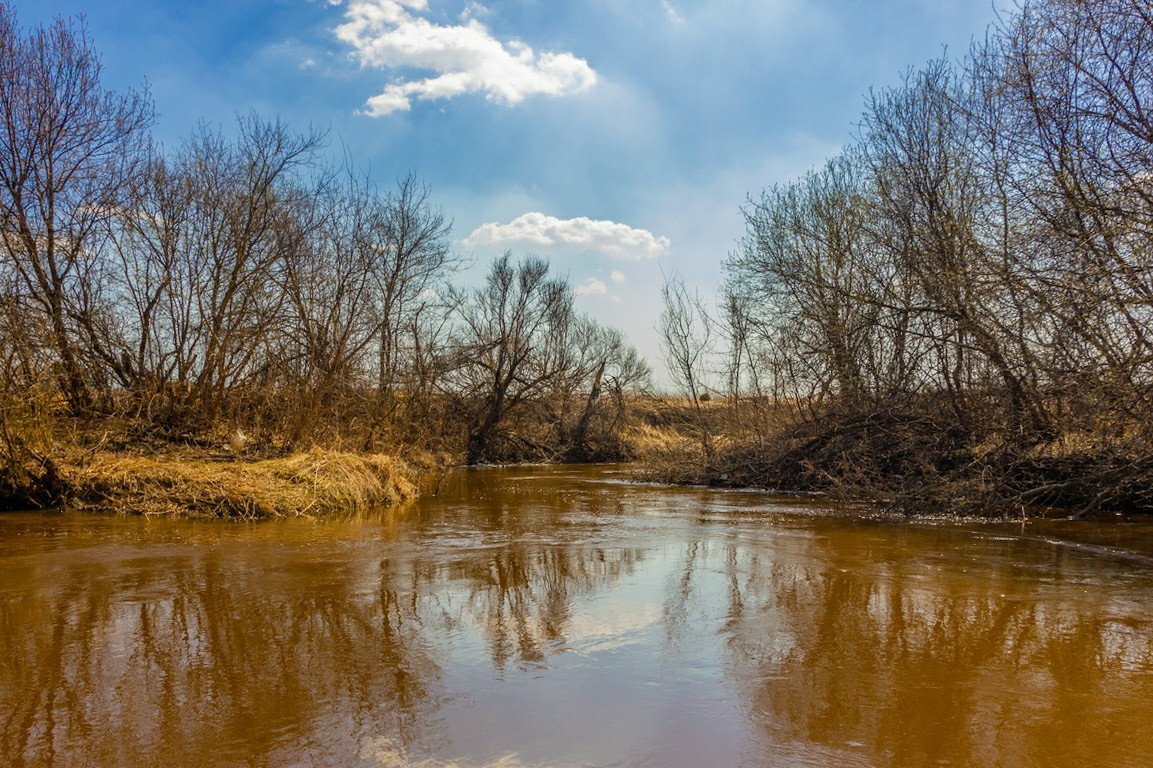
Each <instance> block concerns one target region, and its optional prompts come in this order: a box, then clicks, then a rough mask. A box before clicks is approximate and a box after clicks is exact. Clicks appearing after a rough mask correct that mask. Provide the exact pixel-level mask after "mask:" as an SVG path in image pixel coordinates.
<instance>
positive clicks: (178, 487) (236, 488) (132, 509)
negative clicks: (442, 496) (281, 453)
mask: <svg viewBox="0 0 1153 768" xmlns="http://www.w3.org/2000/svg"><path fill="white" fill-rule="evenodd" d="M64 473H65V481H66V483H67V484H68V486H69V487H70V489H71V493H70V499H71V501H72V503H74V504H76V505H78V506H83V507H87V508H100V509H108V510H111V511H116V512H122V513H129V514H142V515H179V516H186V517H239V518H271V517H301V516H324V515H332V514H341V513H350V512H360V511H364V510H366V509H370V508H373V507H380V506H387V505H394V504H398V503H400V502H401V501H404V500H405V499H408V498H411V497H412V496H414V495H415V492H416V491H415V487H414V485H413V483H412V482H411V480H410V479H409V477H410V474H411V473H410V470H409V468H408V466H407V465H406V464H405V463H404V462H403V461H401V460H400V459H397V458H396V457H393V456H387V455H383V454H368V455H360V454H352V453H341V452H336V451H326V450H321V449H318V448H314V449H312V450H311V451H308V452H306V453H297V454H293V455H290V456H286V457H283V458H273V459H262V460H258V461H240V460H235V459H220V458H214V457H206V456H203V455H201V456H190V455H180V454H173V455H156V456H135V455H125V454H114V453H97V454H95V455H94V456H91V457H90V458H89V460H87V461H85V462H84V463H83V465H79V464H76V465H70V466H68V467H66V469H65V470H64Z"/></svg>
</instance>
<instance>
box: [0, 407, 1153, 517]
mask: <svg viewBox="0 0 1153 768" xmlns="http://www.w3.org/2000/svg"><path fill="white" fill-rule="evenodd" d="M627 410H628V417H627V418H624V419H622V420H621V422H620V424H619V425H618V428H617V429H614V430H612V431H611V432H609V431H606V432H605V434H606V435H611V439H610V438H609V437H607V436H606V437H605V438H603V439H602V440H600V441H599V442H597V443H595V444H593V445H592V450H590V451H588V452H586V453H582V454H574V453H573V452H572V451H566V450H564V446H563V444H561V443H558V442H557V440H556V439H555V438H554V437H553V436H554V435H555V432H556V430H555V428H554V425H552V424H551V423H550V421H549V419H548V417H547V414H543V413H535V414H531V415H526V416H525V417H524V418H520V419H517V420H515V421H512V422H510V423H508V424H506V425H504V427H503V428H502V430H501V431H500V432H499V433H497V435H496V436H495V437H494V439H493V441H492V444H491V446H490V451H491V452H490V457H489V461H488V462H487V463H518V462H556V461H570V462H587V461H590V460H592V461H597V460H599V461H615V462H621V461H627V462H631V463H632V464H633V465H634V466H635V467H636V472H637V476H638V477H639V478H641V479H643V480H647V481H653V482H663V483H669V484H697V485H713V486H727V487H749V488H765V489H771V490H775V491H784V492H798V493H809V494H820V495H825V496H828V497H831V498H836V499H839V500H844V501H861V502H868V503H869V504H870V509H871V510H885V511H890V512H893V511H896V512H900V513H904V514H907V515H910V516H920V515H964V516H984V517H1013V518H1020V517H1036V516H1053V515H1060V516H1078V517H1083V516H1088V515H1092V514H1094V513H1100V512H1109V513H1112V512H1117V511H1120V512H1126V513H1150V512H1153V450H1151V449H1150V448H1148V447H1145V446H1144V445H1143V443H1141V442H1140V441H1135V440H1130V441H1124V440H1114V441H1111V443H1110V444H1109V445H1102V444H1100V443H1099V442H1093V441H1089V440H1087V439H1084V438H1083V437H1080V438H1079V437H1077V436H1073V435H1062V436H1060V437H1051V438H1049V439H1047V440H1044V441H1036V442H1034V443H1033V444H1030V445H1025V444H1020V443H1014V442H1012V441H1009V440H1005V439H1004V436H1003V435H1000V436H999V435H997V434H995V433H992V432H989V433H974V432H972V431H968V430H966V429H964V428H962V427H961V426H960V425H958V424H957V423H955V422H954V421H951V420H949V419H948V418H945V417H943V416H941V415H940V414H939V413H936V414H935V413H934V412H933V409H932V408H927V407H923V404H922V407H918V408H912V407H910V408H906V409H893V408H891V409H886V410H883V411H882V410H877V411H866V412H855V413H823V414H820V415H814V414H808V415H806V416H805V417H803V418H798V417H797V416H796V414H795V413H794V412H793V409H791V408H786V407H784V406H779V407H775V408H767V407H764V405H763V404H760V405H759V406H757V407H753V406H750V405H749V404H748V403H745V404H741V403H736V404H734V403H733V402H730V401H726V400H722V399H720V398H718V399H717V400H715V401H706V402H705V403H698V404H697V405H696V406H694V405H693V404H692V403H690V402H688V401H685V400H682V399H677V398H672V397H658V396H646V397H635V398H632V399H630V401H629V403H628V409H627ZM235 436H236V434H235V433H229V432H227V431H224V430H222V429H217V430H215V431H213V430H206V431H205V432H204V433H203V434H201V435H200V436H199V437H190V436H188V435H184V436H182V438H181V439H179V440H174V439H161V438H158V437H156V436H155V435H152V436H148V435H144V434H142V433H140V432H139V431H135V430H134V429H132V428H131V425H130V424H127V423H124V422H116V421H104V422H92V421H88V422H85V424H84V425H76V424H72V425H70V424H68V423H67V422H66V421H62V422H61V423H58V424H57V425H56V427H55V429H54V430H53V432H52V435H51V436H50V437H42V438H41V439H40V440H38V441H36V442H35V443H33V444H29V442H22V443H20V450H19V451H15V450H12V449H11V445H13V444H10V448H9V450H8V451H7V455H6V456H5V461H4V462H3V465H2V467H0V508H8V509H28V508H38V507H39V508H43V507H56V506H67V507H71V508H80V509H92V510H111V511H116V512H122V513H129V514H144V515H183V516H194V517H219V518H275V517H291V516H300V515H312V516H323V515H331V514H339V513H343V512H356V511H359V510H364V509H368V508H373V507H379V506H383V505H395V504H400V503H402V502H403V501H405V500H406V499H409V498H412V497H414V496H415V495H418V494H420V493H422V492H426V493H435V492H436V489H437V487H438V485H439V483H440V482H442V481H443V480H444V478H445V477H446V475H447V473H448V472H450V471H451V469H452V468H453V467H455V466H460V465H463V464H465V463H466V458H467V456H466V450H465V447H464V446H463V445H454V443H453V441H451V440H447V441H446V440H440V441H437V442H436V443H435V447H428V446H425V447H418V446H413V445H404V446H403V447H398V448H397V449H395V450H387V449H386V450H383V451H382V450H380V449H379V446H376V445H374V446H372V447H371V448H369V449H365V448H364V442H363V441H362V440H360V439H359V438H358V439H356V440H349V441H344V442H342V441H340V440H334V441H331V442H330V444H329V445H327V446H324V447H315V446H314V447H310V448H306V449H301V448H295V447H292V446H290V445H289V444H286V443H283V442H278V441H276V440H274V439H270V438H267V437H266V438H265V439H262V440H258V441H249V439H248V438H247V437H245V440H244V441H242V442H243V443H245V444H243V445H241V444H237V443H235V441H234V438H235ZM456 442H460V441H459V440H458V441H456ZM349 445H355V446H357V447H356V448H350V447H348V446H349Z"/></svg>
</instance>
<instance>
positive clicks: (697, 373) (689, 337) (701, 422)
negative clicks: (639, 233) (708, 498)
mask: <svg viewBox="0 0 1153 768" xmlns="http://www.w3.org/2000/svg"><path fill="white" fill-rule="evenodd" d="M661 297H662V298H663V299H664V310H663V311H662V312H661V319H660V332H661V349H662V351H663V352H664V354H665V365H666V366H667V367H668V370H669V374H670V375H671V376H672V377H673V381H674V383H675V384H676V385H677V386H678V387H679V388H680V389H681V391H682V392H683V393H684V395H685V397H687V398H688V399H689V403H690V404H691V406H692V409H693V414H694V417H695V420H696V428H697V434H698V437H699V439H700V441H701V450H702V451H703V453H704V456H705V461H706V462H710V463H711V461H712V458H713V439H712V430H711V428H710V426H709V421H708V418H707V416H706V414H705V412H704V405H703V403H704V402H706V401H707V400H708V399H709V398H710V395H709V393H708V387H707V385H706V378H707V376H708V365H709V355H710V350H711V347H712V344H713V322H712V318H711V317H710V316H709V313H708V312H707V311H706V309H705V306H704V302H703V300H702V299H701V297H700V295H698V294H695V293H690V292H689V290H688V289H687V288H686V287H685V283H684V280H683V279H682V278H681V277H679V276H675V275H674V276H672V277H667V278H666V279H665V282H664V285H663V286H662V287H661Z"/></svg>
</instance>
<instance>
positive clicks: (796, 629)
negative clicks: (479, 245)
mask: <svg viewBox="0 0 1153 768" xmlns="http://www.w3.org/2000/svg"><path fill="white" fill-rule="evenodd" d="M1151 554H1153V528H1151V527H1150V526H1149V525H1148V524H1147V523H1145V522H1141V521H1136V522H1133V521H1128V522H1118V523H1115V524H1110V525H1103V526H1102V525H1095V524H1085V523H1077V524H1072V523H1066V524H1041V523H1033V524H1029V525H1025V526H1021V525H1008V526H1006V525H1003V524H998V525H990V524H957V523H951V524H920V523H918V524H909V523H893V522H878V521H867V520H859V519H847V518H846V517H845V516H844V515H843V514H828V513H827V510H825V509H823V508H822V507H821V505H820V504H817V503H814V502H811V501H810V502H803V501H798V500H794V499H788V498H782V497H778V496H771V495H766V494H761V493H753V492H732V491H729V492H725V491H713V490H703V489H670V488H662V487H657V486H649V485H642V484H634V483H631V482H629V479H628V475H627V474H625V473H624V472H623V471H622V469H620V468H613V467H596V468H571V467H568V468H564V467H561V468H552V467H527V468H525V467H522V468H516V469H499V470H496V469H492V470H480V471H473V472H463V471H462V472H460V473H459V474H458V475H457V476H456V477H455V478H453V479H451V480H450V482H449V483H448V487H447V489H446V491H445V492H444V493H442V494H441V495H440V496H439V497H436V498H426V499H423V500H421V501H419V502H415V503H413V504H411V505H410V506H408V507H406V508H404V509H401V510H394V511H391V512H387V513H381V514H379V515H372V516H367V517H360V518H355V519H345V520H328V521H308V520H301V521H289V522H272V523H220V522H215V523H213V522H183V521H170V520H144V519H139V518H126V517H117V516H107V517H105V516H91V515H88V516H81V515H68V514H64V515H61V514H49V513H27V514H25V513H16V514H8V515H4V516H0V764H2V765H6V766H160V765H163V766H182V765H187V766H201V765H203V766H313V765H316V766H421V767H422V768H444V767H447V766H454V767H457V768H475V767H477V766H505V767H507V768H513V767H516V766H709V767H713V766H931V765H954V766H994V765H997V766H1148V765H1153V558H1151V557H1150V555H1151Z"/></svg>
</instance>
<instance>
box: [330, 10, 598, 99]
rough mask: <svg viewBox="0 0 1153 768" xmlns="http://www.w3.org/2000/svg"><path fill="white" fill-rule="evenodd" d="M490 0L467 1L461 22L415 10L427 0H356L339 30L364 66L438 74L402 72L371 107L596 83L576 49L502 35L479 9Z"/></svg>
mask: <svg viewBox="0 0 1153 768" xmlns="http://www.w3.org/2000/svg"><path fill="white" fill-rule="evenodd" d="M485 10H486V9H485V8H484V6H482V5H480V4H478V3H472V2H470V3H468V4H467V5H466V7H465V11H464V14H463V16H462V19H461V21H462V23H461V24H459V25H455V26H446V25H441V24H435V23H433V22H431V21H429V20H428V19H426V18H422V17H421V16H418V15H414V13H420V12H427V11H428V2H427V0H352V2H350V3H349V5H348V10H347V11H345V23H344V24H341V25H340V26H339V27H337V28H336V36H337V37H338V38H339V39H340V40H342V41H343V42H345V43H348V44H349V45H350V46H352V49H353V52H354V56H355V57H356V58H357V59H358V60H359V61H360V64H361V66H362V67H371V68H373V69H400V68H412V69H420V70H429V71H432V72H435V73H436V76H434V77H428V78H425V79H422V80H403V79H402V80H397V81H395V82H393V83H391V84H389V85H388V86H387V87H386V88H385V89H384V91H383V92H381V93H380V94H378V95H376V96H373V97H372V98H370V99H369V100H368V101H367V102H366V104H365V108H364V113H365V114H368V115H371V116H373V117H380V116H382V115H387V114H389V113H390V112H395V111H398V110H408V109H410V108H411V107H412V99H414V98H415V99H422V100H434V99H451V98H453V97H455V96H460V95H463V94H466V93H483V94H485V96H486V98H488V99H489V100H491V101H495V102H498V103H501V104H506V105H513V104H519V103H520V102H521V101H524V100H525V99H526V98H528V97H529V96H536V95H549V96H560V95H564V94H570V93H579V92H581V91H585V90H588V89H589V88H591V87H592V86H593V85H594V84H595V83H596V79H597V75H596V72H595V71H593V69H592V67H590V66H589V65H588V62H586V61H585V60H584V59H581V58H578V57H576V56H574V55H573V54H571V53H552V52H545V53H540V54H538V53H536V52H535V51H533V49H532V48H531V47H529V46H528V45H527V44H525V43H523V42H521V41H519V40H512V41H509V42H507V43H504V42H501V41H500V40H497V39H496V38H494V37H493V36H492V33H491V32H489V30H488V28H487V27H485V25H484V24H482V23H481V22H479V21H478V20H477V19H476V18H475V16H476V15H480V14H483V13H484V12H485Z"/></svg>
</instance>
